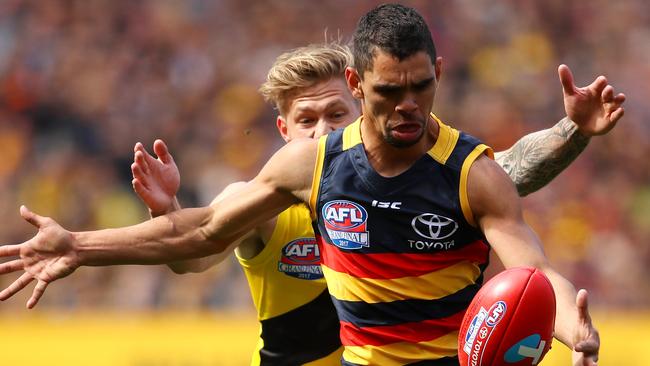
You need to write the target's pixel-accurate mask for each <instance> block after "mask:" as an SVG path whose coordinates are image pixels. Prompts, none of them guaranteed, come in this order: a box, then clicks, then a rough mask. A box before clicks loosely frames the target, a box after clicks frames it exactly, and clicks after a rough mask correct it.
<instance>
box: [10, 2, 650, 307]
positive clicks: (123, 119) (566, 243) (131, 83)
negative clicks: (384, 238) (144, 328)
mask: <svg viewBox="0 0 650 366" xmlns="http://www.w3.org/2000/svg"><path fill="white" fill-rule="evenodd" d="M403 3H405V4H407V5H410V6H413V7H415V8H417V9H418V10H419V11H420V12H421V14H422V15H423V16H424V17H425V18H426V19H427V21H428V23H429V25H430V27H431V30H432V33H433V36H434V40H435V42H436V44H437V48H438V52H439V54H440V55H441V56H443V58H444V61H443V76H442V81H441V85H440V87H439V89H438V96H437V100H436V103H435V107H434V110H435V112H436V114H437V115H438V116H440V117H441V118H442V119H443V120H445V121H447V122H448V123H451V124H452V125H454V126H456V127H458V128H460V129H463V130H465V131H468V132H470V133H472V134H474V135H476V136H478V137H480V138H481V139H483V140H484V141H486V142H487V143H488V144H490V145H492V146H493V147H494V148H495V149H497V150H502V149H505V148H507V147H509V146H510V145H511V144H512V143H514V142H515V141H516V140H517V139H518V138H519V137H521V136H523V135H524V134H526V133H529V132H533V131H535V130H539V129H543V128H548V127H551V126H552V125H553V124H555V123H556V122H557V121H558V120H559V119H561V118H562V117H563V116H564V114H565V113H564V109H563V104H562V91H561V87H560V84H559V81H558V77H557V66H558V65H559V64H560V63H566V64H568V65H569V66H570V67H571V69H572V70H573V72H574V75H575V78H576V83H577V84H578V85H580V86H582V85H586V84H587V83H590V82H591V81H592V80H593V79H594V78H595V77H596V76H598V75H600V74H604V75H606V76H607V77H608V79H609V80H610V82H611V83H612V84H613V85H614V86H615V87H616V88H617V91H621V92H624V93H626V95H627V97H628V99H627V102H626V103H625V108H626V114H625V117H624V118H623V120H621V122H620V123H619V125H618V126H617V127H616V128H615V129H614V130H613V131H612V132H611V133H610V134H609V135H607V136H604V137H598V138H594V139H592V141H591V143H590V146H589V147H588V148H587V150H586V151H585V152H584V154H583V155H582V156H580V157H579V158H578V160H577V161H576V162H575V163H574V164H573V166H572V167H571V168H570V169H569V170H568V171H566V172H565V173H563V174H562V175H561V176H560V177H558V178H557V179H556V180H555V181H554V182H553V183H552V184H551V185H550V186H548V187H546V188H544V189H542V190H541V191H540V192H538V193H534V194H532V195H530V196H529V197H527V198H525V200H524V205H525V209H526V216H527V219H528V221H529V222H530V224H531V225H532V226H533V227H534V228H535V230H536V231H537V232H538V234H539V235H540V237H541V238H542V240H543V242H544V243H545V249H546V252H547V254H548V255H549V257H550V259H551V261H552V262H553V264H554V265H555V266H556V267H557V268H558V269H559V271H560V272H561V273H563V274H565V275H566V276H567V277H568V278H570V279H571V280H572V281H574V283H575V284H576V285H577V286H580V287H586V288H588V289H589V290H590V291H591V297H590V301H591V303H592V304H594V305H595V306H597V307H608V308H626V309H630V308H648V307H649V306H650V285H648V278H649V277H650V250H649V248H650V246H649V245H648V244H649V241H650V163H648V158H647V157H648V156H649V155H650V107H648V101H650V88H649V87H648V85H650V3H649V2H647V1H644V0H626V1H605V0H594V1H577V0H547V1H534V0H504V1H498V2H494V1H488V0H457V1H442V0H440V1H429V0H421V1H404V2H403ZM377 4H378V2H376V1H367V0H365V1H354V2H350V1H344V0H320V1H318V2H313V1H279V0H275V1H242V0H214V1H209V0H183V1H176V0H156V1H154V0H150V1H146V0H140V1H130V0H75V1H73V0H48V1H38V0H31V1H29V0H2V1H0V197H1V199H0V222H2V225H1V226H0V227H1V229H0V243H3V244H6V243H17V242H21V241H22V240H24V239H26V238H29V237H31V236H32V235H33V234H34V232H35V231H34V228H33V227H32V226H30V225H29V224H27V223H26V222H24V221H23V220H22V219H21V218H20V216H19V214H18V207H19V205H21V204H26V205H27V206H28V207H30V208H31V209H32V210H34V211H35V212H37V213H40V214H42V215H47V216H51V217H53V218H54V219H56V220H57V221H58V222H59V223H61V224H62V225H63V226H64V227H65V228H67V229H70V230H74V231H83V230H90V229H96V228H109V227H115V226H123V225H129V224H134V223H137V222H140V221H143V220H146V219H147V218H148V212H147V211H146V210H145V208H144V206H143V205H142V204H141V202H140V201H139V200H138V198H137V196H136V195H135V193H134V192H133V191H132V188H131V172H130V164H131V162H132V157H133V145H134V144H135V143H136V142H138V141H141V142H143V143H144V144H145V145H146V146H147V147H148V148H149V149H150V148H151V144H152V143H153V141H154V139H155V138H162V139H164V140H165V141H166V142H167V143H168V145H169V147H170V149H171V151H172V153H173V155H174V156H175V158H176V162H177V164H178V166H179V168H180V170H181V176H182V183H181V184H182V191H181V192H180V195H179V198H180V201H181V204H182V205H183V206H185V207H189V206H197V205H205V204H207V203H209V202H210V201H211V199H212V198H213V197H214V196H215V195H216V194H217V193H219V192H220V191H221V189H222V188H223V187H224V186H225V185H226V184H228V183H230V182H233V181H236V180H246V179H250V178H252V177H253V176H254V174H255V173H256V172H257V170H258V169H259V168H260V167H261V165H262V164H263V163H264V162H265V161H266V159H267V158H268V157H269V156H270V155H271V154H272V152H273V151H275V150H276V149H277V148H278V147H280V146H281V145H282V144H283V141H282V140H281V138H280V137H279V134H278V133H277V131H276V128H275V116H276V112H275V111H274V110H273V109H272V108H271V106H269V105H267V104H265V103H264V102H263V100H262V99H261V97H260V96H259V95H258V93H257V88H258V87H259V85H260V84H261V83H262V82H263V80H264V78H265V75H266V71H267V70H268V68H269V67H270V66H271V64H272V63H273V61H274V59H275V57H277V56H278V55H279V54H280V53H282V52H283V51H286V50H288V49H290V48H294V47H298V46H302V45H306V44H308V43H318V42H323V41H324V40H325V39H326V38H327V39H333V38H341V39H342V40H344V41H345V40H348V39H349V37H350V35H351V33H352V30H353V29H354V27H355V25H356V21H357V19H358V18H359V17H360V16H361V15H362V14H363V13H365V12H366V11H368V10H369V9H370V8H372V7H373V6H375V5H377ZM15 277H16V276H13V275H7V276H2V278H0V286H1V287H5V286H6V285H7V284H9V283H10V281H12V280H13V279H14V278H15ZM26 298H27V294H26V293H23V294H19V295H17V296H15V299H11V300H9V301H7V302H5V303H3V304H2V306H0V313H2V312H9V311H16V309H17V308H22V307H23V306H24V302H25V301H26ZM39 307H40V308H46V309H48V308H50V309H61V310H67V309H70V310H77V309H87V308H92V309H95V308H108V309H111V308H112V309H115V308H116V309H120V310H122V309H133V310H143V309H215V308H218V309H245V310H250V309H252V302H251V301H250V295H249V293H248V287H247V285H246V282H245V280H244V277H243V273H242V272H241V270H240V269H239V267H238V266H237V264H236V261H235V260H234V258H230V259H228V260H226V262H225V263H224V264H223V265H221V266H219V267H218V268H214V269H212V270H209V271H208V272H206V273H203V274H198V275H196V274H195V275H183V276H179V275H175V274H173V273H172V272H171V271H170V270H169V269H167V268H166V267H165V266H149V267H144V266H123V267H111V268H81V269H79V270H78V271H77V272H75V273H74V274H72V275H71V276H70V278H68V279H66V280H64V281H61V282H57V283H55V284H53V285H52V286H50V287H49V288H48V293H47V294H46V295H45V297H44V298H43V299H42V300H41V304H40V305H39Z"/></svg>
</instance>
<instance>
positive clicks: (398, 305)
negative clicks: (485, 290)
mask: <svg viewBox="0 0 650 366" xmlns="http://www.w3.org/2000/svg"><path fill="white" fill-rule="evenodd" d="M479 287H480V286H479V285H478V284H473V285H469V286H467V287H465V288H464V289H462V290H460V291H458V292H456V293H454V294H451V295H449V296H445V297H443V298H440V299H436V300H398V301H392V302H383V303H375V304H368V303H366V302H363V301H345V300H337V299H336V298H334V297H332V302H333V303H334V306H335V307H336V312H337V314H338V316H339V319H340V320H341V321H344V322H348V323H352V324H354V325H356V326H357V327H373V326H381V325H396V324H404V323H411V322H420V321H423V320H429V319H441V318H446V317H448V316H451V315H454V314H456V313H458V312H460V311H463V310H465V309H466V308H467V306H469V303H470V302H471V301H472V299H473V298H474V295H476V293H477V292H478V290H479Z"/></svg>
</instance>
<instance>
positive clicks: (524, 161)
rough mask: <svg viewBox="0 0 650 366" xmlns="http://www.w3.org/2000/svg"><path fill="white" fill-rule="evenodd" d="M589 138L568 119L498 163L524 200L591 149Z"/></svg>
mask: <svg viewBox="0 0 650 366" xmlns="http://www.w3.org/2000/svg"><path fill="white" fill-rule="evenodd" d="M588 143H589V137H586V136H584V135H583V134H581V133H580V132H579V131H578V126H577V125H576V124H575V123H573V122H572V121H571V120H570V119H569V118H568V117H565V118H563V119H562V120H560V122H558V123H557V124H556V125H555V126H553V127H551V128H549V129H546V130H542V131H538V132H535V133H531V134H528V135H526V136H524V137H522V138H521V139H520V140H519V141H517V142H516V143H515V144H514V145H513V146H512V147H511V148H509V149H508V150H506V151H503V152H498V153H497V154H495V160H496V161H497V163H499V165H501V167H502V168H503V169H504V170H505V171H506V173H508V175H509V176H510V178H511V179H512V180H513V181H514V182H515V185H516V186H517V190H518V191H519V195H520V196H525V195H528V194H530V193H532V192H535V191H537V190H538V189H540V188H542V187H544V186H545V185H547V184H548V183H549V182H550V181H551V180H553V179H554V178H555V177H556V176H557V175H558V174H560V173H561V172H562V171H563V170H564V169H565V168H566V167H567V166H569V164H571V162H573V160H575V158H576V157H577V156H578V155H580V153H581V152H582V151H583V150H584V149H585V147H587V144H588Z"/></svg>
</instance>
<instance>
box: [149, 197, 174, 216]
mask: <svg viewBox="0 0 650 366" xmlns="http://www.w3.org/2000/svg"><path fill="white" fill-rule="evenodd" d="M180 209H181V205H180V204H179V203H178V198H176V196H174V197H173V198H172V200H171V202H170V204H169V205H168V206H167V208H166V209H164V210H162V211H154V210H152V209H151V208H149V215H151V217H152V218H155V217H158V216H163V215H166V214H168V213H171V212H174V211H177V210H180Z"/></svg>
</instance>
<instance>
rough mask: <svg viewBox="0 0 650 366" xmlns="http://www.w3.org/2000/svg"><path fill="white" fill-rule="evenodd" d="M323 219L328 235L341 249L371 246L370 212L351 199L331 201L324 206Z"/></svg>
mask: <svg viewBox="0 0 650 366" xmlns="http://www.w3.org/2000/svg"><path fill="white" fill-rule="evenodd" d="M322 215H323V220H324V221H325V228H326V229H327V235H328V236H329V237H330V239H331V240H332V243H334V245H336V246H337V247H339V248H341V249H360V248H362V247H368V246H370V244H369V241H368V239H369V238H368V231H367V230H366V226H367V221H368V213H367V212H366V209H364V208H363V207H362V206H361V205H358V204H356V203H354V202H351V201H344V200H337V201H330V202H327V203H326V204H325V206H323V212H322Z"/></svg>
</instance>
